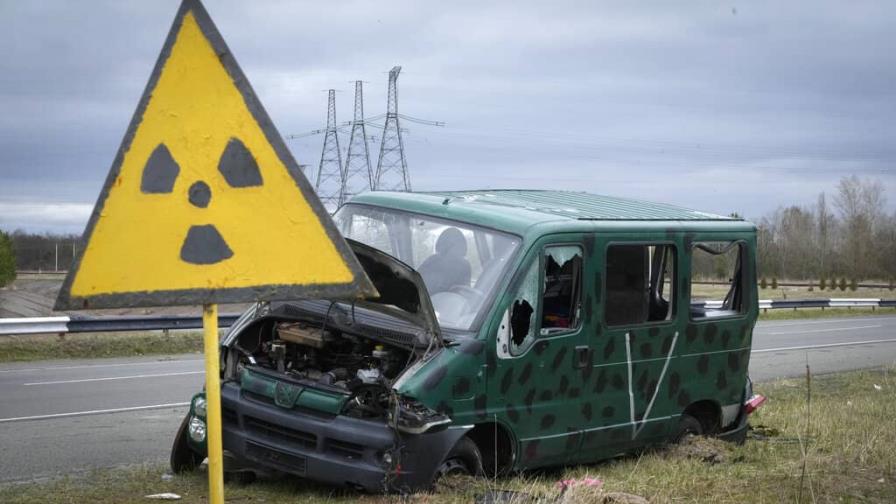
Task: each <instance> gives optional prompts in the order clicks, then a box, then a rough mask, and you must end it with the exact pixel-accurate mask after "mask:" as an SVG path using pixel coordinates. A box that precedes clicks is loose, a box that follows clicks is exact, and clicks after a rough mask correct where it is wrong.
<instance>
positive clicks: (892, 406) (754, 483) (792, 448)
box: [0, 366, 896, 504]
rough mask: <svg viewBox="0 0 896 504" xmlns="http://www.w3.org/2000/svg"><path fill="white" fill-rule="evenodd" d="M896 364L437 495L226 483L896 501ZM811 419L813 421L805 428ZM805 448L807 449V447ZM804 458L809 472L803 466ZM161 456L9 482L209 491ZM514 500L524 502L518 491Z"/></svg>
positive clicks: (330, 492)
mask: <svg viewBox="0 0 896 504" xmlns="http://www.w3.org/2000/svg"><path fill="white" fill-rule="evenodd" d="M894 373H896V366H891V367H888V368H884V369H873V370H863V371H853V372H848V373H840V374H832V375H821V376H813V377H812V383H811V393H812V397H811V410H807V403H806V391H807V387H806V381H805V379H788V380H782V381H777V382H773V383H767V384H757V385H756V387H755V388H756V390H757V392H759V393H762V394H765V395H766V396H767V397H769V401H768V402H767V403H766V405H765V406H764V407H763V408H762V409H760V410H759V412H757V413H755V414H754V415H753V417H752V425H753V430H752V431H751V433H750V436H749V439H748V441H747V442H746V443H745V444H744V445H740V446H737V445H731V444H728V443H724V442H721V441H718V440H712V439H704V438H696V439H694V440H691V441H690V442H689V443H686V444H685V445H682V446H675V447H670V448H667V449H658V450H652V451H648V452H644V453H642V454H640V455H632V456H628V457H623V458H619V459H615V460H611V461H608V462H604V463H600V464H594V465H590V466H580V467H570V468H566V469H561V470H555V471H547V472H541V473H532V474H526V475H523V476H516V477H507V478H500V479H498V480H497V481H494V480H486V479H473V478H452V479H448V480H447V481H445V482H444V483H442V484H441V485H440V491H439V492H438V493H436V494H417V495H411V496H406V497H401V498H399V497H398V496H394V495H389V496H383V495H369V494H360V493H356V492H351V491H345V490H339V489H334V488H329V487H323V486H320V485H315V484H311V483H307V482H302V481H301V480H297V479H282V480H275V481H258V482H255V483H253V484H249V485H243V484H237V483H227V484H226V490H225V494H226V497H227V501H228V502H266V503H281V502H283V503H285V502H311V503H323V502H327V503H342V502H346V503H347V502H362V503H385V502H396V501H400V502H412V503H417V502H420V503H423V502H425V503H453V502H464V503H470V502H474V500H475V498H476V497H477V496H481V495H482V494H483V493H485V492H487V491H489V490H494V489H500V490H512V491H517V492H524V493H526V494H528V495H529V496H531V497H534V498H536V499H539V502H600V498H601V497H602V496H603V495H605V493H606V492H615V491H619V492H626V493H631V494H635V495H640V496H642V497H644V498H646V499H648V500H649V501H650V502H722V503H727V502H731V503H735V502H737V503H739V502H782V501H784V502H796V501H798V498H801V501H802V502H896V429H894V423H893V418H894V417H896V401H894V400H893V399H894V397H896V374H894ZM807 420H810V421H811V425H810V427H809V430H808V432H807V431H806V429H807V425H806V423H807ZM803 451H805V456H803ZM804 461H805V467H806V471H805V478H803V480H804V481H803V482H802V490H801V489H800V485H801V477H800V476H801V472H802V467H803V463H804ZM166 469H167V468H166V467H165V466H164V465H144V466H137V467H130V468H126V469H108V470H102V471H96V472H93V473H90V474H87V475H81V476H73V477H67V478H62V479H57V480H52V481H49V482H44V483H26V484H7V485H4V486H2V487H0V501H2V502H10V503H23V504H34V503H63V502H92V503H120V502H144V503H147V502H153V501H151V500H148V499H146V498H145V497H144V496H145V495H148V494H154V493H161V492H173V493H176V494H179V495H180V496H182V498H183V499H182V500H181V501H180V502H188V503H193V502H206V501H207V497H206V496H207V492H206V488H207V486H206V479H205V474H204V473H193V474H189V475H178V476H174V477H173V478H171V479H170V480H169V481H164V480H163V478H162V474H163V473H164V472H165V471H166ZM586 477H591V478H599V479H601V480H602V481H603V482H604V485H603V489H600V490H599V489H595V488H589V487H585V488H583V487H577V488H574V489H571V490H569V491H567V492H566V493H565V494H564V495H563V496H562V498H561V490H560V489H559V488H558V486H557V482H558V481H559V480H561V479H581V478H586ZM514 502H526V501H523V500H518V501H514Z"/></svg>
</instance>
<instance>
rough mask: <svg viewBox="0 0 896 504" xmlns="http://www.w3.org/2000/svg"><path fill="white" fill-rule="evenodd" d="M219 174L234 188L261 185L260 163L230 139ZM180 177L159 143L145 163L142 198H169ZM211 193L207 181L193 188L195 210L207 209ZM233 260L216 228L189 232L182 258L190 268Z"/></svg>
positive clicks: (199, 227) (201, 227)
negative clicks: (158, 195) (147, 196)
mask: <svg viewBox="0 0 896 504" xmlns="http://www.w3.org/2000/svg"><path fill="white" fill-rule="evenodd" d="M218 172H220V173H221V175H222V176H223V177H224V180H225V181H226V182H227V185H229V186H230V187H233V188H243V187H254V186H260V185H262V183H263V181H262V178H261V172H260V171H259V170H258V163H257V162H256V161H255V157H254V156H252V153H251V152H249V149H247V148H246V146H245V145H243V142H241V141H240V140H239V139H238V138H231V139H230V141H229V142H227V147H226V148H225V149H224V152H223V153H222V154H221V158H220V160H219V161H218ZM179 174H180V165H178V163H177V161H175V160H174V157H173V156H172V155H171V151H169V150H168V147H167V146H166V145H165V144H164V143H160V144H159V145H158V146H157V147H156V148H155V149H154V150H153V151H152V154H150V156H149V159H147V160H146V166H144V168H143V177H142V178H141V180H140V191H141V192H142V193H143V194H170V193H171V192H173V190H174V183H175V182H176V181H177V176H178V175H179ZM211 199H212V191H211V188H210V187H209V185H208V184H207V183H206V182H205V181H204V180H198V181H196V182H194V183H193V184H192V185H190V189H189V190H188V191H187V200H188V201H189V202H190V204H191V205H193V206H194V207H196V208H207V207H208V204H209V202H210V201H211ZM231 257H233V250H231V249H230V246H228V245H227V240H225V239H224V237H223V236H221V233H220V232H219V231H218V228H216V227H215V226H214V224H204V225H193V226H190V229H189V230H188V231H187V235H186V237H185V238H184V242H183V245H182V246H181V248H180V258H181V259H183V260H184V261H185V262H188V263H191V264H216V263H219V262H221V261H224V260H227V259H230V258H231Z"/></svg>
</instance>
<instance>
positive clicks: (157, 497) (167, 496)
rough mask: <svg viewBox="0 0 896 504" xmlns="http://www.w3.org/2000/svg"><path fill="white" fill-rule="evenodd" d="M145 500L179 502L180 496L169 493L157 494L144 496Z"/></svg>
mask: <svg viewBox="0 0 896 504" xmlns="http://www.w3.org/2000/svg"><path fill="white" fill-rule="evenodd" d="M144 497H145V498H147V499H155V500H180V495H177V494H176V493H171V492H165V493H157V494H151V495H146V496H144Z"/></svg>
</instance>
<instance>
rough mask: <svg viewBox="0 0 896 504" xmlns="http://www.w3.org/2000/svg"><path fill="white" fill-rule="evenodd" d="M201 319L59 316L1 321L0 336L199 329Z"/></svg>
mask: <svg viewBox="0 0 896 504" xmlns="http://www.w3.org/2000/svg"><path fill="white" fill-rule="evenodd" d="M237 318H239V314H233V313H231V314H221V315H219V316H218V326H219V327H230V325H231V324H233V323H234V322H235V321H236V319H237ZM200 328H202V317H200V316H190V315H125V316H100V317H89V316H61V317H29V318H0V336H11V335H24V334H66V333H86V332H130V331H158V330H173V329H200Z"/></svg>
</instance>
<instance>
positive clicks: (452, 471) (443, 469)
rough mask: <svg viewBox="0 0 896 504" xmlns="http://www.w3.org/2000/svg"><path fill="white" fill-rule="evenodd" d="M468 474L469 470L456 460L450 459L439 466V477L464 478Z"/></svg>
mask: <svg viewBox="0 0 896 504" xmlns="http://www.w3.org/2000/svg"><path fill="white" fill-rule="evenodd" d="M469 474H470V470H469V469H467V466H466V465H464V463H463V462H461V461H460V460H458V459H451V460H446V461H445V462H442V465H441V466H439V477H442V476H466V475H469Z"/></svg>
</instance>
